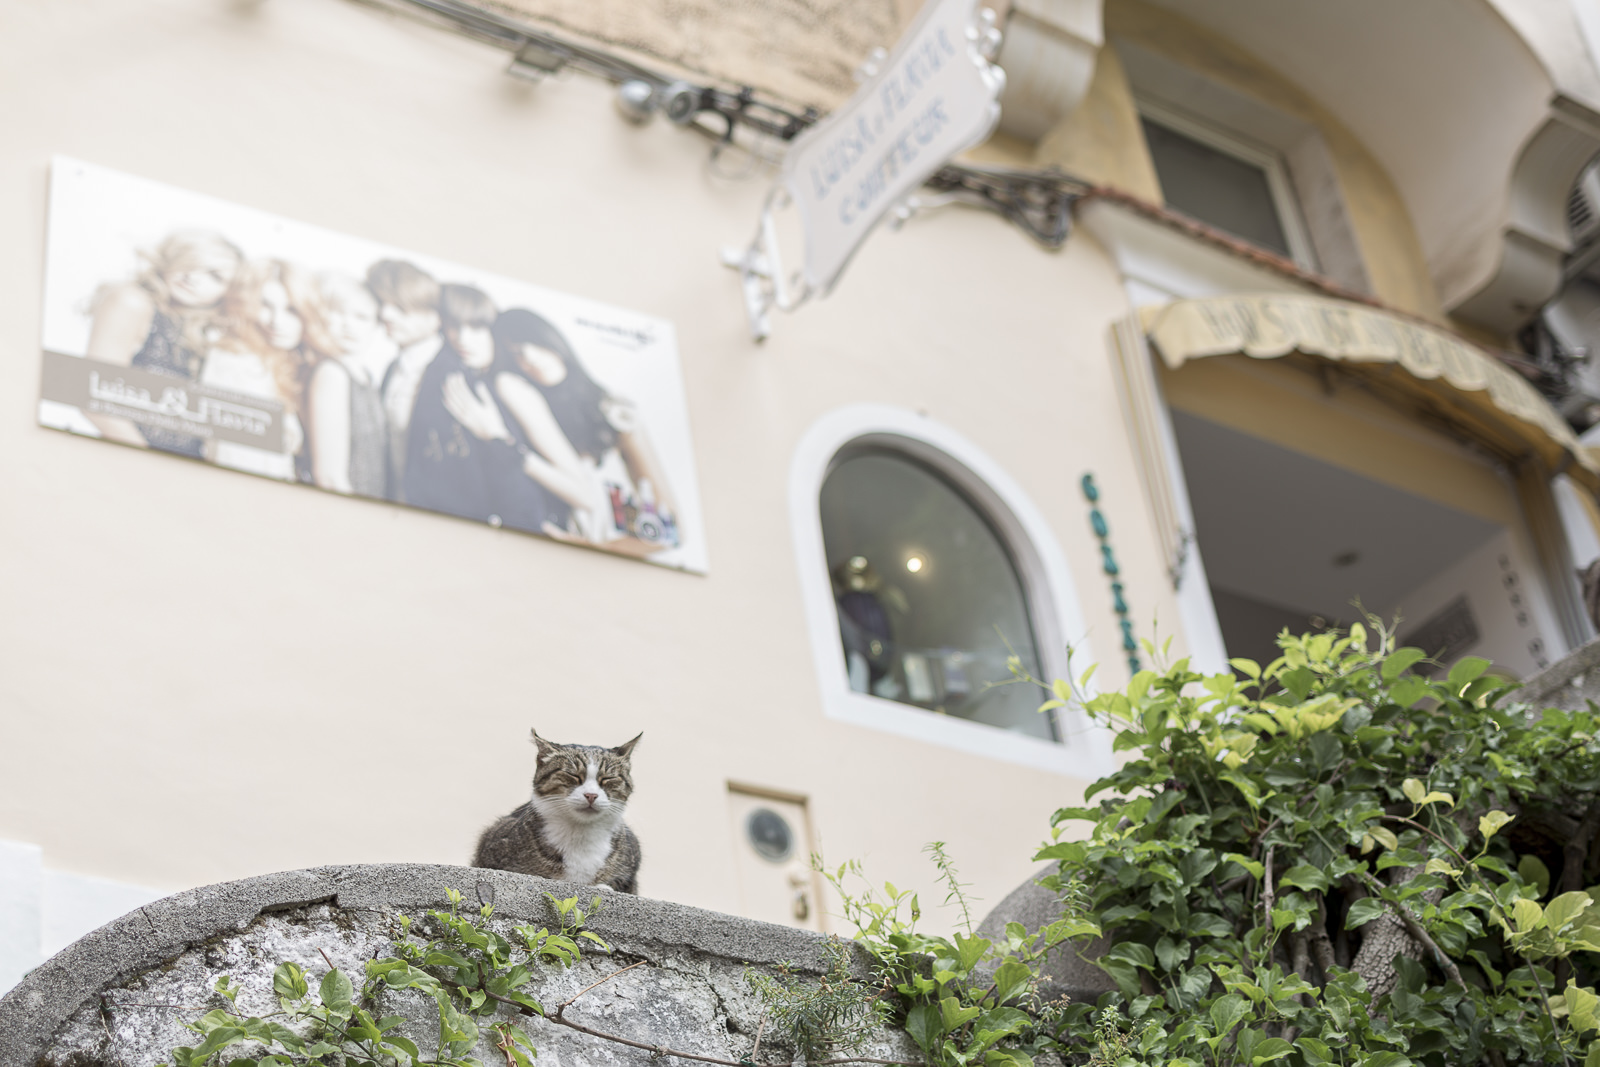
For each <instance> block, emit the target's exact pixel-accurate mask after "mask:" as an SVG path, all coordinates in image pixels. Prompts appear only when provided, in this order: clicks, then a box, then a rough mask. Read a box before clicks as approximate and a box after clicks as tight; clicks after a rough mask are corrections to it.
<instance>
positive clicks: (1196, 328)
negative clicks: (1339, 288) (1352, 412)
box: [1140, 295, 1600, 492]
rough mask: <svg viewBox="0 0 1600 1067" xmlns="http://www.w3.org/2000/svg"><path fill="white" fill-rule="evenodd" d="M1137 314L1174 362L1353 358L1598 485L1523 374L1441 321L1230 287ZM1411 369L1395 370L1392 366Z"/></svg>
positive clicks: (1502, 442) (1593, 464) (1506, 445)
mask: <svg viewBox="0 0 1600 1067" xmlns="http://www.w3.org/2000/svg"><path fill="white" fill-rule="evenodd" d="M1140 323H1141V325H1142V327H1143V329H1144V332H1145V333H1146V334H1147V335H1148V336H1149V339H1150V342H1151V344H1152V345H1153V346H1154V347H1155V349H1156V351H1157V352H1159V353H1160V355H1161V359H1162V360H1163V362H1165V363H1166V365H1167V366H1168V367H1172V368H1174V369H1176V368H1178V367H1181V366H1182V365H1183V364H1184V363H1186V362H1188V361H1189V360H1191V359H1200V358H1202V357H1205V356H1219V355H1230V354H1240V353H1242V354H1244V355H1247V356H1252V357H1254V358H1256V359H1274V358H1276V357H1279V356H1286V355H1289V354H1290V353H1293V352H1300V353H1304V354H1306V355H1311V356H1319V357H1321V358H1323V359H1328V360H1333V361H1337V362H1340V363H1343V364H1346V365H1348V367H1349V369H1350V370H1351V371H1352V372H1355V373H1358V374H1360V375H1362V376H1363V377H1366V378H1369V379H1371V380H1373V381H1374V383H1375V384H1379V385H1381V386H1382V387H1384V388H1385V389H1386V390H1388V391H1390V392H1394V393H1399V394H1403V395H1404V396H1406V397H1408V398H1409V399H1411V400H1413V401H1415V402H1418V403H1420V404H1421V405H1422V406H1423V407H1424V409H1425V410H1427V411H1429V412H1430V413H1431V414H1433V415H1435V416H1437V417H1439V418H1441V419H1444V420H1445V421H1447V422H1449V423H1451V424H1453V425H1455V426H1456V427H1458V428H1459V429H1461V430H1462V431H1464V432H1466V433H1468V434H1470V435H1471V436H1473V437H1474V438H1476V439H1477V440H1479V441H1480V442H1482V443H1483V444H1485V445H1487V446H1489V447H1490V448H1491V449H1492V450H1494V451H1495V452H1497V453H1499V454H1501V455H1504V456H1506V457H1507V458H1509V459H1513V460H1515V459H1519V458H1522V457H1526V456H1528V455H1529V454H1530V453H1531V454H1533V455H1537V456H1539V457H1540V458H1541V459H1543V460H1544V461H1545V463H1546V464H1547V465H1548V466H1549V468H1550V469H1551V470H1552V471H1555V470H1562V469H1566V470H1567V473H1569V474H1571V475H1572V476H1573V477H1574V478H1576V479H1578V480H1579V481H1581V482H1583V483H1584V484H1585V485H1587V486H1588V488H1589V489H1590V490H1591V491H1592V492H1593V491H1600V462H1597V461H1596V459H1595V457H1594V456H1592V455H1591V454H1590V452H1589V450H1588V449H1587V448H1585V447H1584V446H1583V445H1582V444H1581V443H1580V442H1579V441H1578V438H1577V435H1576V434H1574V433H1573V432H1572V428H1571V427H1570V426H1568V425H1567V424H1566V421H1565V420H1564V419H1562V418H1561V415H1560V414H1559V413H1558V412H1557V411H1556V410H1555V408H1553V407H1551V405H1550V403H1549V402H1548V401H1547V400H1545V398H1544V397H1542V396H1540V395H1539V391H1538V390H1537V389H1535V388H1534V387H1533V386H1532V385H1531V384H1530V383H1529V382H1528V380H1527V379H1526V378H1524V377H1522V376H1521V375H1520V374H1518V373H1517V372H1516V371H1514V370H1512V369H1511V368H1509V367H1507V366H1506V365H1505V364H1503V363H1501V362H1500V361H1499V360H1498V359H1496V358H1495V357H1494V356H1492V355H1490V354H1489V353H1488V352H1486V351H1484V350H1483V349H1481V348H1478V347H1476V346H1475V345H1472V344H1469V343H1468V342H1466V341H1463V340H1461V339H1460V338H1459V337H1455V336H1453V335H1451V334H1448V333H1446V332H1444V331H1443V330H1439V329H1435V328H1433V327H1431V326H1426V325H1423V324H1421V323H1417V322H1413V321H1410V320H1408V319H1404V318H1401V317H1400V316H1398V315H1392V314H1389V313H1388V312H1384V311H1379V310H1377V309H1375V308H1369V307H1363V306H1361V305H1359V304H1352V303H1348V302H1346V301H1343V300H1335V299H1332V298H1329V297H1316V296H1286V295H1262V296H1227V297H1212V298H1208V299H1202V300H1179V301H1175V302H1173V303H1171V304H1166V305H1162V306H1159V307H1150V308H1145V309H1144V310H1143V311H1142V312H1141V313H1140ZM1396 367H1398V368H1399V369H1400V370H1402V371H1404V372H1405V373H1404V374H1396V373H1395V368H1396Z"/></svg>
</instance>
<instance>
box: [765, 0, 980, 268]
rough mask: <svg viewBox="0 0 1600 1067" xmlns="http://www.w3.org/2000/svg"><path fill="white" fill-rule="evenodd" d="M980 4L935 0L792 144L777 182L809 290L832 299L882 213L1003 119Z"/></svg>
mask: <svg viewBox="0 0 1600 1067" xmlns="http://www.w3.org/2000/svg"><path fill="white" fill-rule="evenodd" d="M977 7H978V0H929V3H928V4H927V5H926V6H925V7H924V8H923V9H922V13H921V14H920V15H918V16H917V19H916V21H915V22H914V23H912V26H911V29H910V30H909V31H908V32H907V33H906V35H905V36H904V37H902V38H901V39H900V43H899V44H897V45H896V46H895V48H894V51H893V52H891V53H889V56H888V58H887V59H885V60H884V61H883V63H882V64H881V65H880V67H879V69H878V72H877V74H875V75H874V76H873V77H872V78H870V79H869V80H868V81H867V82H866V84H864V85H863V86H862V87H861V88H860V89H859V90H857V92H856V94H855V95H854V96H852V97H851V98H850V100H849V102H848V103H846V104H845V105H844V107H842V108H840V109H839V110H838V111H836V112H834V113H833V114H832V115H829V116H828V117H827V118H826V119H824V120H823V121H821V122H819V123H818V124H817V125H816V126H813V127H812V128H811V129H809V130H807V131H806V132H805V133H803V134H801V135H800V136H799V137H798V138H796V139H795V142H794V144H793V145H792V146H791V147H790V149H789V152H788V155H787V156H786V158H785V160H784V164H783V173H782V179H781V180H782V182H783V184H784V186H785V187H786V188H787V189H788V192H789V195H790V197H792V198H793V201H794V204H795V206H796V207H798V208H799V209H800V215H801V220H802V223H803V225H804V230H805V245H806V248H805V264H804V269H803V273H802V277H803V280H804V281H805V284H806V288H807V289H809V290H810V291H811V292H814V293H817V294H819V295H826V293H827V292H828V290H829V289H831V288H832V287H833V284H834V282H836V281H837V280H838V278H839V274H840V272H841V271H842V270H844V266H845V264H846V263H848V262H849V261H850V257H851V256H852V255H853V254H854V253H855V250H856V249H857V248H858V247H859V246H860V244H861V242H862V241H863V240H865V239H866V236H867V234H868V233H870V232H871V231H872V228H873V226H875V225H876V224H877V223H878V221H879V220H880V219H882V218H883V216H884V214H885V213H886V212H887V211H888V210H889V209H890V208H891V207H893V206H894V205H895V204H896V203H897V202H898V201H900V200H901V199H902V198H903V197H905V196H906V194H908V193H909V192H911V191H912V190H913V189H915V188H916V187H917V186H919V185H921V184H922V183H923V182H924V181H926V180H927V179H928V178H929V177H931V176H932V175H933V173H934V172H935V171H937V170H938V169H939V168H940V167H942V166H943V165H944V164H945V163H946V161H948V160H949V159H950V158H951V157H952V156H954V155H956V154H957V153H959V152H962V151H964V150H966V149H968V148H970V147H972V146H973V145H975V144H977V143H978V142H979V141H981V140H983V139H984V138H985V137H987V136H988V135H989V132H990V131H991V130H993V129H994V127H995V123H996V122H998V121H999V118H1000V105H999V103H998V100H999V97H1000V93H1001V91H1002V90H1004V88H1005V72H1004V71H1002V70H1001V69H1000V68H999V67H996V66H994V65H993V64H992V63H990V62H989V61H988V60H986V59H985V58H984V57H983V56H982V55H981V54H980V53H979V51H978V44H977V40H978V38H979V34H978V33H977V32H976V30H977V27H978V21H977Z"/></svg>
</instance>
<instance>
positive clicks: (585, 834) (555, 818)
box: [533, 761, 625, 885]
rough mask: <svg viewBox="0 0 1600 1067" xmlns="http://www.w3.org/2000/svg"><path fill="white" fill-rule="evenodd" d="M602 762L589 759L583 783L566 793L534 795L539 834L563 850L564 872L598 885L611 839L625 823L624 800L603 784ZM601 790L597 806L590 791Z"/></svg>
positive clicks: (569, 877) (574, 879)
mask: <svg viewBox="0 0 1600 1067" xmlns="http://www.w3.org/2000/svg"><path fill="white" fill-rule="evenodd" d="M599 770H600V768H599V765H598V764H597V763H595V762H593V761H591V762H590V763H589V767H588V771H589V773H588V775H587V776H586V777H585V778H584V780H583V782H582V784H580V785H577V786H575V787H573V789H572V791H571V792H569V793H567V794H566V795H564V796H555V797H546V796H538V795H537V794H536V795H535V796H534V797H533V806H534V809H535V810H536V811H538V813H539V819H540V827H539V836H541V837H543V838H544V842H545V844H547V845H549V846H550V847H551V848H553V849H555V850H556V851H557V852H559V853H561V860H562V867H563V870H562V874H563V876H564V877H565V878H566V880H567V881H569V882H577V883H578V884H579V885H594V883H595V878H596V876H597V875H599V873H600V868H601V867H604V866H605V863H606V858H607V857H609V856H610V855H611V839H612V837H614V836H615V835H616V832H617V827H619V826H621V825H622V811H623V808H624V806H625V805H624V804H623V803H622V802H621V801H616V800H612V799H611V798H610V797H609V796H607V795H606V791H605V790H604V789H602V788H601V787H600V783H599V780H598V775H599ZM590 793H598V794H599V795H598V797H596V799H595V801H594V804H593V806H592V807H591V806H590V803H589V800H588V798H587V796H586V794H590Z"/></svg>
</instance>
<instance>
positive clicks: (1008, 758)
mask: <svg viewBox="0 0 1600 1067" xmlns="http://www.w3.org/2000/svg"><path fill="white" fill-rule="evenodd" d="M853 448H880V449H885V450H888V451H892V452H896V453H899V454H901V455H903V456H906V457H907V458H909V459H912V460H915V461H917V462H919V463H921V464H923V465H925V466H927V467H929V468H931V469H932V470H934V471H936V472H937V473H938V474H939V475H940V476H941V477H943V478H945V479H946V480H948V481H949V482H950V483H951V484H952V485H954V486H955V487H956V488H957V489H958V490H959V491H960V492H961V493H962V494H963V495H964V496H965V497H966V498H967V499H968V500H969V501H971V502H972V503H973V504H974V505H976V506H977V508H978V509H979V511H980V512H981V513H982V514H983V515H984V517H985V518H986V519H988V521H989V522H990V524H991V525H993V526H994V528H995V530H996V532H997V533H998V534H999V536H1000V539H1001V541H1002V542H1003V543H1004V544H1005V547H1006V549H1007V551H1008V552H1010V554H1011V560H1012V563H1013V564H1014V565H1015V567H1016V570H1017V577H1018V579H1019V580H1020V581H1021V582H1022V588H1023V593H1024V597H1025V599H1026V601H1027V605H1028V612H1029V618H1030V620H1031V621H1032V623H1033V628H1034V641H1035V643H1036V645H1037V647H1038V650H1039V656H1040V669H1041V671H1042V672H1043V676H1044V678H1045V679H1046V680H1050V679H1052V678H1059V677H1066V676H1067V673H1068V670H1069V664H1068V662H1067V653H1066V648H1067V645H1068V642H1070V643H1071V646H1072V662H1071V664H1070V668H1071V669H1072V670H1075V671H1076V672H1077V673H1079V674H1081V673H1082V672H1083V671H1085V670H1087V669H1088V667H1089V666H1090V664H1092V663H1094V662H1095V659H1094V654H1093V651H1092V650H1091V649H1090V647H1089V641H1088V638H1087V636H1086V633H1087V628H1086V627H1085V625H1084V621H1083V615H1082V612H1081V611H1080V609H1079V606H1078V597H1077V592H1076V589H1075V587H1074V585H1073V581H1072V576H1071V574H1070V572H1069V571H1068V569H1067V564H1066V559H1065V557H1064V556H1063V555H1062V553H1061V548H1060V546H1059V545H1058V544H1057V542H1056V538H1055V534H1054V532H1053V531H1052V530H1051V528H1050V525H1049V524H1048V523H1047V522H1046V521H1045V519H1044V516H1043V515H1042V514H1041V513H1040V512H1039V510H1038V509H1037V508H1036V507H1035V506H1034V505H1033V502H1032V501H1031V500H1029V499H1028V496H1027V494H1026V493H1024V492H1023V491H1022V489H1021V487H1020V486H1018V485H1017V484H1016V482H1015V481H1013V480H1012V479H1011V477H1010V476H1009V475H1008V474H1006V472H1005V471H1004V470H1003V469H1002V468H1001V467H1000V465H999V464H997V463H995V462H994V460H992V459H990V458H989V457H988V456H987V455H985V454H984V453H983V451H982V450H980V449H979V448H978V447H977V446H975V445H973V444H972V443H971V442H969V441H967V440H966V439H965V438H964V437H962V436H961V435H960V434H958V433H956V432H955V431H954V430H952V429H950V428H949V427H947V426H944V425H942V424H941V423H938V422H936V421H934V420H933V419H930V418H928V417H927V416H925V415H918V414H916V413H915V412H912V411H907V410H905V409H902V408H896V407H891V406H888V405H882V404H854V405H851V406H849V407H843V408H838V409H835V410H834V411H831V412H829V413H828V414H826V415H824V416H823V417H822V418H820V419H818V420H817V421H816V422H815V423H813V424H812V426H811V427H810V429H808V430H807V431H806V433H805V434H804V436H803V437H802V438H801V440H800V443H799V444H798V445H797V446H796V448H795V452H794V458H793V461H792V463H791V465H790V470H789V516H790V523H791V530H792V532H793V536H794V546H795V561H796V564H797V566H798V568H799V577H800V588H801V594H802V599H803V601H804V604H805V611H806V623H807V630H808V631H809V634H810V637H811V651H812V656H813V661H814V665H815V667H816V673H817V684H818V687H819V689H820V691H821V696H822V710H823V714H824V715H826V716H827V717H828V718H830V719H835V720H838V721H841V722H847V723H851V724H853V725H856V726H863V727H866V728H868V729H873V730H879V731H883V732H885V733H890V734H895V735H897V736H899V737H905V738H910V739H913V740H917V741H923V742H927V743H930V744H935V745H940V746H943V747H946V748H954V749H957V750H959V751H962V752H966V753H969V754H971V755H974V756H981V757H986V758H989V759H994V760H999V761H1002V762H1006V763H1012V764H1018V765H1021V766H1025V767H1031V768H1034V769H1036V770H1043V771H1051V772H1055V773H1058V774H1064V775H1073V776H1075V777H1077V776H1089V777H1098V776H1100V775H1103V774H1105V773H1108V772H1109V771H1110V769H1111V768H1112V767H1113V766H1114V761H1113V759H1112V755H1111V743H1110V737H1109V735H1107V734H1106V732H1105V731H1104V730H1103V729H1102V728H1100V727H1096V726H1093V725H1092V724H1090V723H1089V721H1088V720H1087V718H1086V717H1085V716H1084V715H1083V713H1082V712H1081V711H1080V710H1078V709H1076V708H1062V709H1058V711H1057V712H1056V717H1057V723H1058V724H1059V730H1060V734H1061V740H1060V741H1059V742H1057V741H1044V740H1041V739H1039V738H1035V737H1028V736H1026V735H1023V734H1018V733H1013V732H1011V731H1008V730H1002V729H1000V728H998V727H995V726H989V725H987V724H985V723H978V722H972V721H969V720H967V719H959V718H956V717H954V716H949V715H939V714H936V713H934V712H930V711H926V710H924V709H922V708H918V707H915V706H913V705H909V704H901V703H898V702H896V701H893V700H886V699H884V698H882V697H876V696H872V695H870V694H867V693H858V692H856V691H855V690H853V689H851V688H850V680H849V677H848V675H847V673H846V668H845V660H844V653H843V650H842V647H841V645H840V637H839V613H838V608H837V607H836V605H835V603H834V597H833V585H832V581H831V579H830V577H829V574H828V558H827V552H826V550H825V548H824V546H823V541H822V507H821V504H822V501H821V497H822V484H823V482H824V481H825V480H826V479H827V477H828V474H829V472H830V471H831V470H832V469H833V466H834V463H835V461H836V460H837V459H838V458H839V456H840V454H841V453H848V451H849V450H851V449H853ZM1064 479H1065V476H1064ZM1066 481H1070V479H1065V481H1064V484H1065V482H1066ZM1085 521H1086V522H1087V519H1085ZM1044 699H1045V698H1044V694H1042V693H1041V694H1040V701H1041V702H1043V700H1044Z"/></svg>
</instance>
